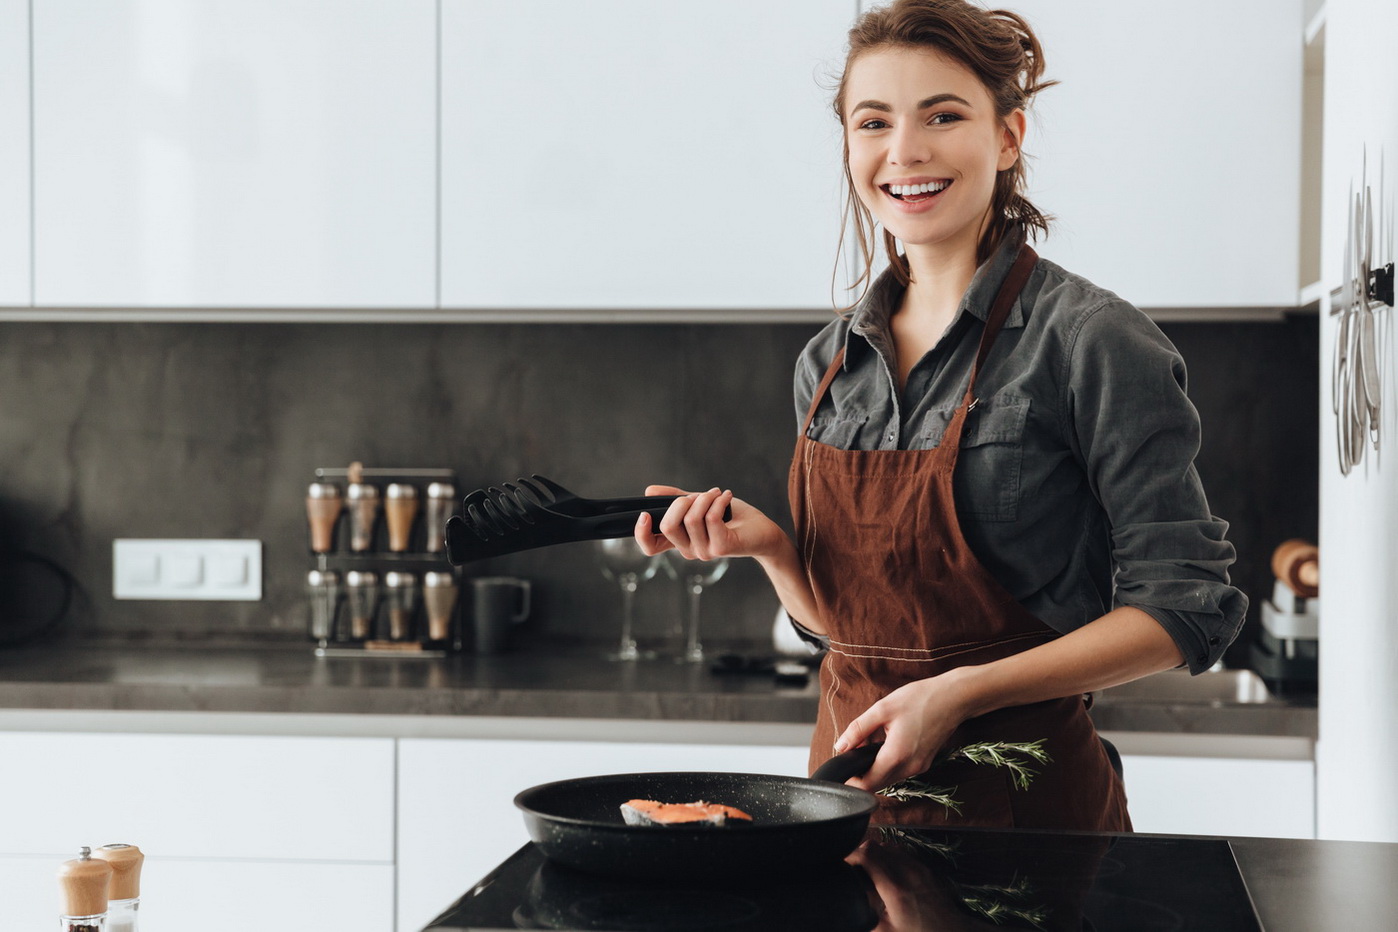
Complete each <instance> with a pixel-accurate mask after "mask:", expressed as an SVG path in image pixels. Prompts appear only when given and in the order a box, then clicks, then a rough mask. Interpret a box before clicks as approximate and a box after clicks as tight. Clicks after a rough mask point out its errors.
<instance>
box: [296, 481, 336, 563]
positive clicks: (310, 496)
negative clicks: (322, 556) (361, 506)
mask: <svg viewBox="0 0 1398 932" xmlns="http://www.w3.org/2000/svg"><path fill="white" fill-rule="evenodd" d="M344 504H345V503H344V499H343V498H342V497H341V495H340V487H339V486H338V485H335V484H334V483H331V482H312V483H311V484H310V485H309V486H308V487H307V488H306V520H307V521H309V522H310V525H311V552H312V553H329V552H330V551H331V550H333V549H335V523H336V522H337V521H339V520H340V511H341V509H342V508H344Z"/></svg>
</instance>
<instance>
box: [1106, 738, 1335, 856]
mask: <svg viewBox="0 0 1398 932" xmlns="http://www.w3.org/2000/svg"><path fill="white" fill-rule="evenodd" d="M1122 771H1123V776H1124V778H1125V782H1126V801H1127V808H1128V809H1129V810H1130V812H1131V824H1132V827H1133V828H1134V829H1135V830H1136V831H1138V832H1163V833H1167V834H1183V835H1260V836H1265V837H1269V838H1314V837H1315V764H1314V762H1312V761H1308V760H1236V759H1230V758H1207V757H1167V756H1155V755H1132V754H1123V755H1122Z"/></svg>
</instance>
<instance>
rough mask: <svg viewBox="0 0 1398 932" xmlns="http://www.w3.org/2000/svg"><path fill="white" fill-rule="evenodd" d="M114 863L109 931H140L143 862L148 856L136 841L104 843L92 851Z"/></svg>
mask: <svg viewBox="0 0 1398 932" xmlns="http://www.w3.org/2000/svg"><path fill="white" fill-rule="evenodd" d="M92 856H93V857H94V858H101V859H102V860H103V861H106V862H107V863H108V864H110V865H111V866H112V879H111V881H110V882H109V883H108V885H107V932H137V922H136V917H137V910H138V909H140V907H141V865H142V864H144V863H145V860H146V856H145V855H144V854H142V853H141V849H140V848H137V847H136V846H135V845H121V844H112V845H103V846H102V847H100V848H98V849H97V850H96V851H94V852H93V853H92Z"/></svg>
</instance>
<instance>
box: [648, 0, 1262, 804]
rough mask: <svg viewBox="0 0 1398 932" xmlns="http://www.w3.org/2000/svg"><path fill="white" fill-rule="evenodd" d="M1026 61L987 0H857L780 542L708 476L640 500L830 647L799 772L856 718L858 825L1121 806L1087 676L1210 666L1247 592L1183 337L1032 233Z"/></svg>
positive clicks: (1024, 32) (669, 533) (1123, 677)
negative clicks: (832, 285) (854, 250)
mask: <svg viewBox="0 0 1398 932" xmlns="http://www.w3.org/2000/svg"><path fill="white" fill-rule="evenodd" d="M1043 69H1044V62H1043V54H1042V49H1041V47H1040V45H1039V42H1038V40H1037V39H1036V38H1035V37H1034V34H1033V32H1032V31H1031V30H1030V28H1029V26H1028V24H1027V23H1026V22H1025V20H1024V19H1023V18H1021V17H1019V16H1018V15H1016V14H1014V13H1011V12H1008V11H1004V10H989V11H988V10H985V9H982V8H981V7H979V6H975V5H973V4H971V3H968V2H965V0H895V2H893V3H892V4H890V5H889V6H887V7H882V8H875V9H872V10H870V11H868V12H867V13H865V14H864V15H862V16H861V17H860V18H859V20H858V22H857V23H856V24H855V26H854V28H853V29H851V30H850V32H849V53H848V57H847V58H846V62H845V69H844V73H843V74H842V75H841V78H840V83H839V86H838V89H837V93H836V94H835V98H834V100H833V102H832V103H833V109H834V112H835V115H836V117H837V118H838V119H839V120H840V123H841V126H842V128H843V135H844V158H843V169H844V174H845V179H846V183H847V187H848V191H847V194H848V197H849V205H850V206H852V208H853V210H854V214H855V220H856V227H857V230H858V233H859V236H860V244H861V248H862V249H863V250H864V253H865V259H866V261H865V267H866V269H868V270H869V271H868V272H866V276H865V278H864V279H862V281H863V282H864V283H865V285H866V289H865V293H864V294H863V295H862V296H861V297H860V299H859V300H858V301H857V302H856V304H855V306H854V307H853V309H852V313H850V314H848V315H844V314H842V315H841V316H839V317H838V318H836V319H835V320H833V321H831V322H830V323H829V324H828V325H827V326H826V327H825V328H824V329H823V330H821V332H820V333H818V334H816V335H815V337H813V338H812V339H811V340H810V342H809V343H808V344H807V346H806V349H805V351H804V352H803V353H802V354H801V356H800V358H799V359H798V360H797V364H796V373H795V382H794V389H795V392H794V393H795V401H796V415H797V423H798V424H799V425H800V428H799V433H798V434H797V438H796V450H795V455H794V456H793V457H792V462H791V467H790V472H789V484H788V493H789V496H790V502H791V514H792V522H793V526H794V530H795V535H794V539H792V538H790V537H788V536H787V534H786V532H785V531H783V530H782V529H781V528H780V527H779V526H778V525H777V524H776V523H775V522H773V521H772V520H771V519H770V518H768V517H767V516H766V515H764V514H762V512H760V511H759V510H758V509H756V508H754V507H752V506H751V505H749V504H747V503H746V502H743V501H741V500H739V499H736V498H734V496H733V493H732V492H731V491H725V490H721V489H719V488H713V489H710V490H709V491H708V492H702V493H685V492H683V490H681V489H676V488H673V487H669V486H651V487H649V488H648V489H647V490H646V494H648V495H654V494H675V495H678V496H680V497H679V498H677V500H676V501H675V502H674V503H673V504H671V505H670V507H669V509H668V510H667V512H666V514H665V516H664V517H663V518H662V520H661V521H660V522H659V527H658V528H655V527H653V525H652V521H651V518H650V517H649V516H643V517H642V518H641V519H640V521H639V523H638V524H637V527H636V536H637V539H638V540H639V542H640V543H641V546H642V548H643V549H645V550H646V552H647V553H658V552H660V551H661V550H665V549H668V548H671V547H674V548H677V549H679V550H680V552H681V553H682V554H683V555H684V556H685V557H687V558H691V559H701V560H709V559H715V558H718V557H725V556H751V557H754V558H755V559H756V560H757V561H758V563H759V564H760V565H761V566H762V568H763V569H764V570H765V571H766V573H767V575H768V577H769V578H770V579H771V581H772V584H773V586H774V588H775V589H776V591H777V595H778V596H779V598H780V599H781V601H782V604H783V606H784V607H785V608H786V611H787V613H788V615H790V617H791V618H792V619H794V620H795V623H796V624H797V626H798V629H800V631H801V633H803V635H804V636H806V637H807V638H809V639H811V640H812V641H815V642H817V643H819V644H820V646H822V647H824V648H825V649H826V654H825V657H824V660H823V661H822V663H821V668H820V682H821V690H822V701H821V704H820V709H819V714H818V717H817V720H816V725H815V730H814V732H813V735H812V739H811V750H810V767H811V769H812V770H814V769H815V768H816V767H818V766H819V765H820V764H821V763H822V762H823V761H824V760H825V759H826V758H827V757H829V756H830V755H831V753H832V752H833V753H836V754H838V753H841V752H842V751H844V750H845V749H846V748H852V747H858V746H862V745H866V744H868V745H870V746H874V744H875V742H877V741H878V740H879V739H880V738H881V739H882V744H881V746H878V748H877V752H876V754H875V756H874V761H873V764H872V765H871V766H870V768H869V770H868V772H867V773H866V774H864V775H863V776H861V777H855V778H852V779H851V780H850V781H849V782H850V783H851V784H853V785H855V786H858V787H860V788H863V789H868V790H871V791H875V792H878V793H880V796H881V798H880V803H879V807H880V808H879V810H878V811H877V812H876V813H875V814H874V816H873V819H874V822H875V823H876V824H893V823H896V824H902V825H909V824H913V825H940V824H948V823H955V824H971V825H986V826H1002V827H1010V826H1013V827H1019V828H1041V829H1077V830H1102V831H1123V830H1129V829H1130V827H1131V819H1130V816H1129V815H1128V813H1127V809H1126V795H1125V789H1124V785H1123V783H1122V779H1121V774H1120V772H1119V769H1118V768H1117V767H1115V766H1114V765H1113V759H1112V752H1111V749H1110V748H1109V747H1108V746H1107V745H1106V744H1105V743H1104V742H1103V741H1101V740H1100V738H1099V737H1098V735H1097V732H1096V729H1095V728H1094V726H1093V723H1092V720H1091V719H1090V718H1089V717H1088V715H1087V708H1086V704H1087V703H1086V700H1087V698H1088V697H1087V695H1086V694H1087V693H1090V692H1091V691H1093V690H1097V689H1102V688H1105V687H1108V686H1113V685H1117V684H1120V683H1125V682H1128V681H1131V680H1135V679H1138V678H1140V677H1143V676H1146V675H1148V674H1151V673H1156V672H1159V671H1161V670H1165V669H1169V668H1171V667H1177V666H1183V665H1186V664H1187V665H1188V667H1189V669H1190V671H1191V672H1194V673H1198V672H1201V671H1203V670H1205V669H1207V668H1208V667H1209V666H1211V665H1212V664H1213V663H1215V662H1216V661H1217V660H1218V659H1219V657H1220V656H1221V655H1222V653H1223V650H1224V649H1225V648H1226V647H1227V646H1228V644H1229V643H1231V642H1232V640H1233V639H1234V638H1235V637H1236V636H1237V633H1238V630H1239V628H1240V627H1241V624H1242V621H1243V618H1244V616H1245V614H1246V611H1247V604H1248V603H1247V597H1246V596H1244V595H1243V594H1242V593H1241V592H1240V591H1239V590H1238V589H1236V588H1234V587H1233V586H1232V585H1230V584H1229V579H1228V567H1229V565H1230V564H1232V562H1233V560H1234V557H1235V553H1234V550H1233V547H1232V545H1231V544H1229V543H1228V542H1227V541H1226V540H1225V539H1224V534H1225V532H1226V531H1227V527H1228V525H1227V523H1226V522H1224V521H1222V520H1220V519H1218V518H1215V517H1214V516H1213V515H1212V514H1211V513H1210V511H1209V506H1208V502H1207V500H1206V498H1205V496H1204V491H1203V488H1202V486H1201V484H1200V482H1199V476H1198V473H1197V471H1196V470H1195V468H1194V457H1195V456H1196V454H1197V453H1198V449H1199V435H1200V425H1199V416H1198V413H1197V411H1196V410H1195V408H1194V407H1193V405H1192V404H1191V403H1190V400H1189V398H1188V396H1187V394H1186V392H1185V369H1184V362H1183V360H1182V359H1181V358H1180V355H1179V353H1178V352H1177V351H1176V349H1175V347H1174V346H1173V345H1172V344H1171V343H1170V341H1169V340H1168V339H1167V338H1166V337H1165V335H1164V334H1163V333H1161V331H1160V329H1159V328H1158V327H1156V326H1155V324H1154V323H1153V322H1152V321H1151V320H1150V318H1148V317H1147V316H1146V315H1145V314H1143V313H1141V311H1140V310H1139V309H1137V308H1136V307H1135V306H1133V305H1132V304H1130V303H1129V302H1127V301H1125V300H1123V299H1122V298H1121V297H1119V296H1118V295H1116V294H1114V293H1112V292H1110V291H1107V290H1106V289H1104V288H1101V287H1099V286H1097V285H1095V284H1094V283H1092V282H1090V281H1088V280H1087V279H1085V278H1083V277H1082V276H1080V275H1075V274H1073V273H1072V272H1069V271H1067V270H1066V269H1064V268H1062V267H1061V266H1059V265H1057V264H1056V263H1054V262H1052V261H1050V260H1048V259H1041V258H1040V257H1039V255H1038V253H1037V252H1035V250H1034V249H1033V248H1032V247H1031V246H1030V245H1029V243H1028V237H1029V234H1030V233H1031V232H1033V233H1036V234H1037V233H1046V232H1047V231H1048V226H1049V217H1048V216H1046V215H1045V214H1043V213H1042V212H1041V211H1039V209H1038V208H1036V207H1035V206H1034V205H1033V204H1032V203H1030V201H1029V200H1028V198H1027V197H1026V195H1025V189H1026V176H1025V172H1024V163H1023V160H1022V156H1023V151H1022V146H1023V143H1024V140H1025V129H1026V117H1025V108H1026V107H1027V106H1028V105H1029V101H1030V99H1031V98H1032V97H1033V96H1034V95H1035V94H1036V93H1037V92H1038V91H1039V90H1042V89H1043V88H1045V87H1049V86H1051V85H1052V84H1054V83H1056V82H1046V81H1041V80H1040V78H1041V75H1042V73H1043ZM879 225H882V227H883V237H882V240H883V245H884V249H885V251H886V252H887V255H888V260H889V267H888V268H887V269H886V270H885V271H883V272H882V273H881V274H880V275H878V277H877V278H876V279H873V280H870V278H869V275H870V274H872V269H873V266H874V263H873V255H872V253H873V250H874V245H875V244H874V242H873V231H874V229H875V227H876V226H879ZM842 235H843V231H842ZM900 245H901V249H900V248H899V247H900ZM1149 258H1150V257H1143V259H1142V261H1148V260H1149ZM844 310H851V309H849V308H846V309H844ZM730 507H731V509H732V519H731V520H729V521H724V520H723V516H724V513H725V509H727V508H730ZM973 747H974V748H976V749H977V751H976V754H974V755H973V754H970V753H968V749H970V748H973ZM987 749H988V750H987ZM1030 749H1033V755H1032V760H1030V759H1028V758H1023V757H1020V756H1018V755H1021V754H1023V753H1027V752H1028V751H1029V750H1030ZM982 751H984V752H985V753H982ZM1014 760H1018V761H1019V764H1020V765H1021V768H1020V770H1019V771H1018V772H1019V774H1020V777H1027V776H1028V775H1029V771H1030V770H1032V771H1033V774H1032V776H1033V779H1032V782H1031V781H1029V780H1028V779H1016V776H1015V774H1016V771H1015V767H1014V766H1012V761H1014ZM1027 764H1032V767H1028V766H1027ZM910 780H911V781H913V783H912V784H910V783H909V781H910ZM914 784H915V785H917V786H919V787H925V791H924V790H919V792H918V793H915V794H909V793H907V792H906V791H905V790H906V788H907V787H908V786H910V785H914ZM953 788H954V790H955V793H954V798H955V800H956V801H957V805H956V806H951V805H949V804H948V803H947V802H946V798H948V793H947V792H943V791H944V790H947V791H950V790H951V789H953Z"/></svg>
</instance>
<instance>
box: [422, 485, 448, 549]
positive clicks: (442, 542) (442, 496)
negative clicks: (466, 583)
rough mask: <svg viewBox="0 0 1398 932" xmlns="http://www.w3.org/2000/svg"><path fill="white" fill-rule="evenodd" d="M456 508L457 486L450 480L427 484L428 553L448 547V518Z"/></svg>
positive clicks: (425, 518) (425, 519)
mask: <svg viewBox="0 0 1398 932" xmlns="http://www.w3.org/2000/svg"><path fill="white" fill-rule="evenodd" d="M455 510H456V486H454V485H452V484H451V483H450V482H433V483H430V484H429V485H428V486H427V514H426V516H425V517H424V519H423V523H424V524H426V525H427V527H426V532H427V547H426V550H427V552H428V553H441V552H442V551H443V550H445V549H446V536H447V519H448V518H450V517H451V516H452V513H453V512H454V511H455Z"/></svg>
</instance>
